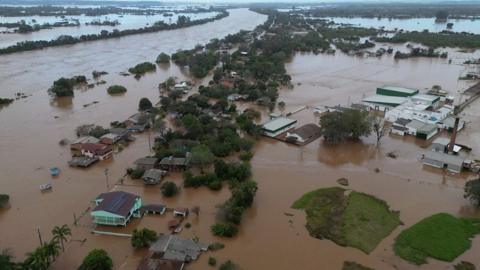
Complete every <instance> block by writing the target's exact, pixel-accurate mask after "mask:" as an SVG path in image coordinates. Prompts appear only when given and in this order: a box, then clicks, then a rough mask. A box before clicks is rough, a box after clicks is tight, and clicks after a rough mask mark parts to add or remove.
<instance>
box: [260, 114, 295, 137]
mask: <svg viewBox="0 0 480 270" xmlns="http://www.w3.org/2000/svg"><path fill="white" fill-rule="evenodd" d="M296 124H297V120H293V119H289V118H286V117H277V118H275V119H272V120H270V121H268V122H266V123H264V124H263V125H262V130H263V135H265V136H267V137H271V138H275V137H277V136H278V135H280V134H282V133H284V132H287V131H288V130H290V129H292V128H294V127H295V125H296Z"/></svg>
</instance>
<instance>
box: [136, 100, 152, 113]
mask: <svg viewBox="0 0 480 270" xmlns="http://www.w3.org/2000/svg"><path fill="white" fill-rule="evenodd" d="M152 106H153V105H152V102H151V101H150V100H149V99H148V98H145V97H144V98H141V99H140V102H138V110H139V111H145V110H149V109H151V108H152Z"/></svg>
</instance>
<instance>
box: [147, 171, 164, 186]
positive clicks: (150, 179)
mask: <svg viewBox="0 0 480 270" xmlns="http://www.w3.org/2000/svg"><path fill="white" fill-rule="evenodd" d="M166 173H167V172H166V171H163V170H159V169H150V170H147V171H145V173H143V176H142V180H143V183H145V184H146V185H156V184H158V183H160V181H162V177H163V176H164V175H165V174H166Z"/></svg>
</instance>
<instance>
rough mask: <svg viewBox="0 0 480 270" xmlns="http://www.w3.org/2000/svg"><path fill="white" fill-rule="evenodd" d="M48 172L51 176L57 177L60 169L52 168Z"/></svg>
mask: <svg viewBox="0 0 480 270" xmlns="http://www.w3.org/2000/svg"><path fill="white" fill-rule="evenodd" d="M48 171H49V172H50V175H51V176H58V175H59V174H60V169H59V168H57V167H52V168H50V169H48Z"/></svg>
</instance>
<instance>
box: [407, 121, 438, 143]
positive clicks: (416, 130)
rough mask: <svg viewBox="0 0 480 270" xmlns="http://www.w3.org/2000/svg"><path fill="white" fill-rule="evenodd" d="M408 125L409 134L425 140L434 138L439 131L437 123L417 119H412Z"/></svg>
mask: <svg viewBox="0 0 480 270" xmlns="http://www.w3.org/2000/svg"><path fill="white" fill-rule="evenodd" d="M406 127H407V129H408V134H409V135H413V136H416V137H417V138H420V139H424V140H428V139H430V138H432V137H433V136H434V135H435V134H437V132H438V127H437V125H435V124H428V123H424V122H422V121H418V120H416V119H413V120H412V121H410V122H409V123H408V124H407V125H406Z"/></svg>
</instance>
